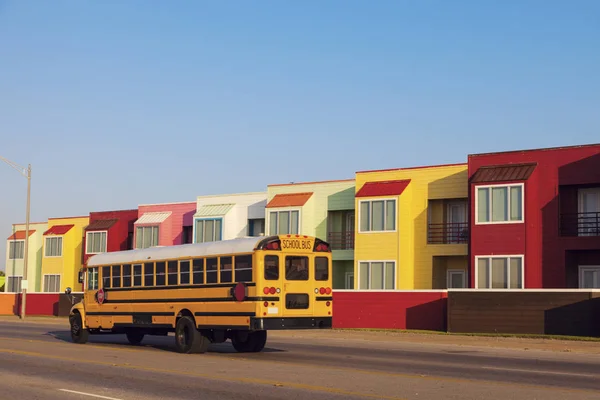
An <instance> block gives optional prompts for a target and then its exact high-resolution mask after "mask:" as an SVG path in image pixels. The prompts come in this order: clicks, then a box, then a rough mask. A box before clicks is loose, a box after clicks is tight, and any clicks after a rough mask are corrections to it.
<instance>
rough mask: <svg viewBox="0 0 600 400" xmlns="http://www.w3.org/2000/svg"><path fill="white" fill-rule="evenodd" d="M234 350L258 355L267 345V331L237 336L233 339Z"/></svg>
mask: <svg viewBox="0 0 600 400" xmlns="http://www.w3.org/2000/svg"><path fill="white" fill-rule="evenodd" d="M231 343H232V344H233V348H234V349H235V350H236V351H237V352H238V353H258V352H260V351H262V350H263V349H264V348H265V345H266V344H267V331H255V332H249V333H248V334H247V335H246V334H241V335H240V334H238V333H237V332H236V334H234V335H233V337H232V338H231Z"/></svg>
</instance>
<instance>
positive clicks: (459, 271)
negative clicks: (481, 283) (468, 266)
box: [446, 268, 522, 289]
mask: <svg viewBox="0 0 600 400" xmlns="http://www.w3.org/2000/svg"><path fill="white" fill-rule="evenodd" d="M453 274H460V275H462V282H463V284H462V288H454V287H453V288H451V287H450V283H452V275H453ZM521 276H522V275H521ZM467 287H468V286H467V271H466V270H464V269H456V268H454V269H447V270H446V289H467Z"/></svg>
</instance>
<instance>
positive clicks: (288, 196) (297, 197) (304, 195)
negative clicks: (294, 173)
mask: <svg viewBox="0 0 600 400" xmlns="http://www.w3.org/2000/svg"><path fill="white" fill-rule="evenodd" d="M312 195H313V192H301V193H281V194H276V195H275V196H274V197H273V198H272V199H271V201H269V203H267V205H266V208H282V207H302V206H303V205H305V204H306V202H307V201H308V199H310V198H311V196H312Z"/></svg>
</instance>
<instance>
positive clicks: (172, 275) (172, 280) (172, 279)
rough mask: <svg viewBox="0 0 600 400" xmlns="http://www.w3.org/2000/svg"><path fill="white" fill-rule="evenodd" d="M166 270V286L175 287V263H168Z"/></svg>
mask: <svg viewBox="0 0 600 400" xmlns="http://www.w3.org/2000/svg"><path fill="white" fill-rule="evenodd" d="M168 268H169V271H168V274H167V277H168V282H167V285H177V261H169V263H168Z"/></svg>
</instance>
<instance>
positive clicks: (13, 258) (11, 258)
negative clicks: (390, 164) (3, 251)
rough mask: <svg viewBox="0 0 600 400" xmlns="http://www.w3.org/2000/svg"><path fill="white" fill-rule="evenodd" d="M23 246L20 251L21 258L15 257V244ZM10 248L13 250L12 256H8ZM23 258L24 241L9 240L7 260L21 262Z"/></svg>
mask: <svg viewBox="0 0 600 400" xmlns="http://www.w3.org/2000/svg"><path fill="white" fill-rule="evenodd" d="M17 243H19V244H21V243H22V244H23V250H22V254H23V256H22V257H15V256H14V255H15V253H16V251H15V250H16V244H17ZM11 247H12V248H13V256H12V257H11V256H10V249H11ZM24 258H25V239H17V240H9V241H8V259H9V260H23V259H24Z"/></svg>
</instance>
